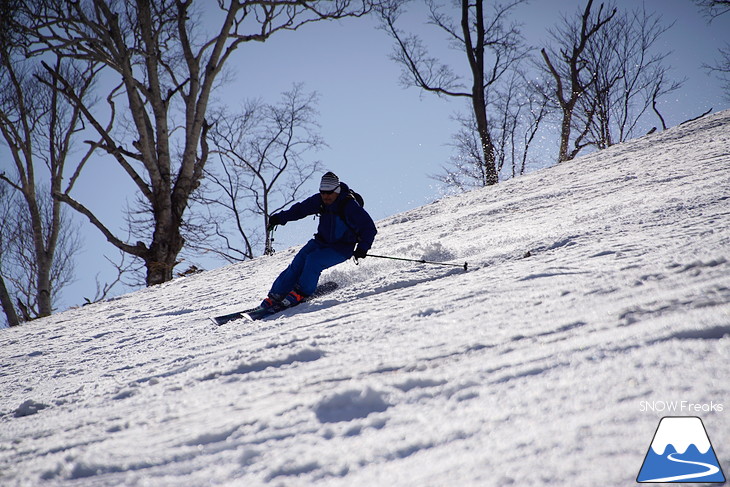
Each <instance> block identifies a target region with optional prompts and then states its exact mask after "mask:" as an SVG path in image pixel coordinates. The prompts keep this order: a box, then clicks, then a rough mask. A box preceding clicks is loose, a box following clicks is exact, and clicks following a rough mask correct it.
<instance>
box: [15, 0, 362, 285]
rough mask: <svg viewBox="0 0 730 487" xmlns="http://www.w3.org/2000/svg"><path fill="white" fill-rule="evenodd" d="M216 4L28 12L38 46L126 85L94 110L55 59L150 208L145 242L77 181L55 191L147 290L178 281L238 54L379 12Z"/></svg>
mask: <svg viewBox="0 0 730 487" xmlns="http://www.w3.org/2000/svg"><path fill="white" fill-rule="evenodd" d="M212 3H213V2H209V1H196V0H158V1H155V2H151V1H149V0H135V1H117V0H89V1H86V2H68V1H67V0H31V1H28V2H27V3H26V6H25V10H24V12H25V14H26V15H27V16H28V18H30V19H33V20H34V21H35V23H34V25H32V28H31V29H30V30H29V31H28V33H29V34H31V35H33V36H34V37H35V40H36V43H37V44H36V45H37V46H38V48H37V49H36V50H35V53H38V54H41V53H43V52H46V51H48V50H50V51H53V52H56V53H58V54H59V55H62V56H67V57H70V58H74V59H82V60H87V61H91V62H98V63H101V65H103V66H104V67H105V68H106V69H105V71H106V73H105V74H106V75H107V76H108V77H109V79H114V78H115V79H116V80H117V81H116V83H117V84H116V87H115V88H113V89H112V90H111V92H110V93H109V96H108V97H107V98H106V102H107V105H106V107H105V109H103V110H102V109H99V110H92V109H91V107H89V106H88V105H87V104H85V103H84V102H83V100H81V99H80V98H79V97H78V96H77V94H76V92H75V91H74V89H73V87H72V85H71V84H70V83H69V82H68V80H67V79H66V78H65V76H64V75H63V73H60V72H58V71H56V70H54V69H53V67H51V66H48V70H49V72H50V73H52V74H53V76H54V79H55V80H56V81H57V82H58V83H59V85H60V88H61V90H62V92H63V93H64V95H65V96H67V97H68V99H69V100H71V101H73V102H74V104H75V105H76V106H77V107H78V108H79V109H80V110H82V112H83V114H84V116H85V118H86V119H87V120H88V121H89V123H90V124H91V126H92V127H93V128H94V129H95V130H96V132H98V134H99V139H98V141H95V142H91V143H92V144H96V145H98V147H99V148H100V149H101V150H103V151H105V152H106V153H108V154H109V155H111V156H112V157H113V158H114V159H115V160H116V162H117V163H118V164H119V166H120V167H121V168H122V169H123V170H124V172H125V173H126V174H127V175H128V176H129V178H130V179H131V180H132V181H133V183H134V184H135V186H136V189H137V191H138V192H139V199H140V200H141V201H142V202H143V207H144V209H145V210H146V211H148V215H149V218H147V219H141V220H139V221H141V222H142V224H143V225H146V226H145V227H144V228H139V229H137V232H136V234H137V235H139V234H140V233H142V234H144V235H145V237H144V239H140V240H138V241H137V242H136V243H131V242H128V241H125V240H124V239H122V238H120V237H118V236H117V235H115V233H114V232H113V231H112V230H111V229H110V228H108V227H107V226H106V225H105V224H104V223H103V222H101V221H100V220H99V218H97V216H96V215H95V214H94V212H93V211H92V209H90V208H89V207H88V206H87V205H85V204H84V203H82V202H80V201H78V200H76V199H75V198H74V197H72V195H71V191H72V189H73V187H74V184H75V182H76V180H75V179H72V180H71V181H69V184H68V185H67V186H66V188H64V189H63V190H62V191H58V192H57V193H56V197H57V198H59V199H60V200H62V201H64V202H65V203H67V204H69V205H70V206H71V207H73V208H74V209H75V210H76V211H78V212H80V213H81V214H83V215H85V216H86V217H87V218H88V219H89V221H91V223H92V224H94V225H95V226H96V227H97V228H98V229H99V230H100V231H101V232H102V233H103V235H104V236H105V237H106V239H107V240H108V241H109V242H111V243H112V244H113V245H115V246H116V247H117V248H119V249H121V250H122V251H124V252H126V253H128V254H131V255H133V256H135V257H137V258H139V259H141V260H143V261H144V265H145V267H146V284H147V285H154V284H158V283H162V282H165V281H168V280H170V279H172V277H173V268H174V267H175V265H176V264H177V263H178V260H177V259H178V254H179V253H180V251H181V249H182V248H183V246H184V244H185V238H184V237H183V233H182V229H183V226H184V224H185V221H186V216H187V215H186V211H187V209H188V207H189V205H190V198H191V195H192V193H193V192H194V191H195V190H196V188H198V186H199V185H200V182H201V179H202V178H203V175H204V170H205V164H206V162H207V160H208V156H209V150H208V145H207V132H208V130H209V129H210V124H209V123H208V121H206V116H207V111H208V105H209V103H210V100H211V95H212V92H213V89H214V87H215V86H216V83H217V82H219V81H220V78H221V76H220V75H221V73H222V71H223V69H224V66H226V64H227V62H228V61H229V59H230V58H231V55H232V54H233V52H234V51H235V50H236V49H237V48H238V47H239V46H240V45H241V44H243V43H246V42H251V41H257V42H262V41H265V40H267V39H268V38H270V37H271V36H272V35H274V34H276V33H277V32H281V31H291V30H296V29H298V28H299V27H301V26H303V25H305V24H308V23H311V22H315V21H319V20H325V19H336V18H343V17H347V16H359V15H363V14H365V13H367V12H368V11H369V9H370V8H371V2H369V1H366V0H362V1H357V2H356V1H354V0H352V1H350V0H339V1H336V2H331V1H302V2H300V1H297V2H292V1H285V0H278V1H277V0H272V1H266V2H263V1H237V0H230V1H224V0H218V1H217V2H216V5H217V7H218V10H217V11H216V10H213V9H212ZM204 9H205V14H206V18H207V19H208V20H209V22H207V23H203V21H202V14H203V10H204ZM126 114H129V115H128V116H127V115H126ZM143 240H145V241H146V242H145V241H143Z"/></svg>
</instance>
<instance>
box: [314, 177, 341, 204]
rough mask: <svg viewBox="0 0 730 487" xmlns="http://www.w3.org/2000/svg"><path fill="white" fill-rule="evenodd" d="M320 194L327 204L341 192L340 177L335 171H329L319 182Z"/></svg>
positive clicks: (332, 201)
mask: <svg viewBox="0 0 730 487" xmlns="http://www.w3.org/2000/svg"><path fill="white" fill-rule="evenodd" d="M319 194H320V195H321V196H322V201H323V202H324V204H325V205H331V204H332V203H334V201H335V200H336V199H337V196H338V195H339V194H340V178H338V177H337V175H336V174H335V173H333V172H327V173H325V175H324V176H322V181H320V183H319Z"/></svg>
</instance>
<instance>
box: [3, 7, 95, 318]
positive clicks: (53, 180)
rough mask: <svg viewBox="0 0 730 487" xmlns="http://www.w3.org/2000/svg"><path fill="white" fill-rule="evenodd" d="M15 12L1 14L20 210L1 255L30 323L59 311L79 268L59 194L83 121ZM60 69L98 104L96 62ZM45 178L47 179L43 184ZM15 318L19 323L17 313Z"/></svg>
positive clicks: (7, 126)
mask: <svg viewBox="0 0 730 487" xmlns="http://www.w3.org/2000/svg"><path fill="white" fill-rule="evenodd" d="M15 12H16V11H13V12H12V13H11V12H9V11H7V10H3V11H2V14H3V15H2V16H1V18H0V20H1V21H0V30H2V31H3V33H2V34H1V35H0V134H1V135H2V139H3V141H4V142H5V144H6V145H7V148H8V153H9V157H10V159H11V161H12V166H14V173H13V174H9V173H7V172H2V173H0V184H2V185H3V186H4V188H5V189H6V190H8V191H7V193H6V197H8V198H9V199H8V201H7V202H8V203H12V205H13V207H12V209H13V210H14V211H12V212H11V213H10V214H9V215H8V219H7V220H6V221H5V222H4V223H5V224H4V225H3V231H4V235H3V240H4V242H3V246H4V248H3V256H2V257H3V261H4V262H3V274H4V277H5V282H4V284H5V285H7V284H9V283H8V280H10V281H12V288H13V290H14V292H15V294H16V297H17V299H18V300H19V304H18V306H19V307H20V308H22V311H23V313H22V314H23V318H24V320H28V319H32V318H37V317H42V316H48V315H50V314H51V313H52V311H53V300H54V296H55V294H56V293H57V292H58V291H60V289H61V288H63V286H64V285H65V284H67V283H68V282H69V280H70V276H71V273H72V270H73V261H72V257H73V255H74V253H76V251H78V248H79V244H78V240H77V239H76V238H75V232H76V229H75V228H72V227H71V226H70V225H69V218H68V216H67V215H65V214H64V211H63V209H62V207H61V204H60V202H58V201H56V200H54V199H53V197H52V194H53V193H54V192H57V191H58V190H59V189H60V187H61V184H62V180H63V178H64V171H65V168H66V164H67V161H68V160H69V159H70V158H71V155H72V151H73V146H74V140H75V139H76V138H77V134H78V132H80V131H81V130H83V123H82V120H81V114H80V111H79V110H78V109H76V108H75V107H73V106H71V105H69V104H68V103H67V101H66V100H65V99H64V98H63V97H62V96H60V94H59V93H58V91H57V90H56V89H55V88H56V86H54V85H55V84H56V82H55V80H54V79H53V78H52V77H50V76H48V75H47V73H45V71H44V70H42V69H41V68H40V66H39V63H38V62H37V61H35V60H26V59H25V56H24V52H23V49H22V48H23V46H22V42H21V41H20V37H19V36H16V35H15V33H16V31H15V30H14V29H15V25H16V24H15V23H14V22H11V18H10V16H11V15H15ZM49 62H51V61H50V59H49ZM53 67H54V69H55V70H56V71H57V72H58V73H63V76H64V77H65V78H66V79H67V80H68V81H67V82H68V83H69V85H70V86H73V89H74V90H75V92H76V94H77V96H78V97H79V99H82V100H85V101H86V102H87V103H91V101H90V96H89V93H90V90H91V87H92V84H93V79H94V75H95V72H94V70H93V66H91V65H89V64H87V63H83V62H71V61H63V60H62V59H61V58H60V57H56V58H55V59H54V60H53ZM88 155H89V154H88V153H87V154H86V155H85V156H82V157H81V160H82V161H84V160H85V159H86V158H87V157H88ZM46 178H47V179H46ZM44 179H45V180H46V181H47V184H45V183H41V181H42V180H44ZM11 192H14V195H11V194H10V193H11ZM16 196H17V197H16ZM7 232H10V233H7ZM9 235H12V237H10V238H8V237H9ZM3 287H6V286H3ZM6 291H7V287H6ZM7 292H9V291H7ZM7 311H8V310H7V308H6V315H7V314H8V313H7ZM8 318H9V321H11V322H12V321H15V319H14V318H13V317H12V316H11V315H8Z"/></svg>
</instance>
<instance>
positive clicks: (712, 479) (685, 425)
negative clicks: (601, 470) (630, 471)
mask: <svg viewBox="0 0 730 487" xmlns="http://www.w3.org/2000/svg"><path fill="white" fill-rule="evenodd" d="M636 481H637V482H639V483H654V482H682V483H685V482H687V483H695V482H702V483H722V482H725V475H724V474H723V472H722V468H721V467H720V463H719V462H718V461H717V455H715V450H714V449H713V448H712V444H711V443H710V437H709V436H708V435H707V430H705V425H704V424H703V423H702V420H701V419H700V418H698V417H696V416H666V417H664V418H662V419H661V420H660V421H659V426H657V430H656V432H655V433H654V439H652V441H651V445H649V450H648V451H647V452H646V457H644V463H643V464H642V465H641V470H640V471H639V475H638V476H637V477H636Z"/></svg>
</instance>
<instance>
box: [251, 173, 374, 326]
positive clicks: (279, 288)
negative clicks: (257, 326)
mask: <svg viewBox="0 0 730 487" xmlns="http://www.w3.org/2000/svg"><path fill="white" fill-rule="evenodd" d="M317 214H318V215H319V226H318V227H317V233H316V234H315V235H314V238H313V239H311V240H310V241H309V242H307V244H306V245H305V246H304V247H303V248H302V249H301V250H300V251H299V253H297V255H296V256H295V257H294V260H292V262H291V264H290V265H289V267H287V268H286V269H285V270H284V271H283V272H282V273H281V274H280V275H279V277H277V278H276V280H275V281H274V283H273V284H272V286H271V290H270V291H269V294H268V296H267V297H266V299H264V300H263V301H262V302H261V306H260V308H261V309H262V310H267V311H270V312H272V313H273V312H275V311H277V310H279V309H281V308H286V307H290V306H296V305H297V304H299V303H301V302H302V300H304V299H305V298H306V297H307V296H309V295H311V294H312V293H314V291H315V289H316V288H317V281H319V276H320V274H321V273H322V271H323V270H325V269H327V268H329V267H332V266H334V265H337V264H339V263H341V262H345V261H346V260H347V259H349V258H350V257H355V261H356V262H357V261H358V260H359V259H364V258H365V257H366V256H367V252H368V250H370V246H371V245H372V244H373V240H374V239H375V234H376V233H378V231H377V229H376V228H375V223H374V222H373V219H372V218H371V217H370V215H369V214H368V213H367V212H366V211H365V209H363V207H362V205H361V203H360V202H358V201H357V199H356V197H355V194H354V193H353V192H351V191H350V188H349V187H348V186H347V185H346V184H345V183H342V182H340V180H339V178H338V177H337V175H335V174H334V173H333V172H327V173H326V174H325V175H324V176H322V180H321V182H320V185H319V194H314V195H312V196H310V197H309V198H307V199H305V200H304V201H301V202H299V203H295V204H294V205H293V206H292V207H291V208H289V209H288V210H284V211H280V212H279V213H275V214H273V215H271V217H269V230H273V228H274V227H275V226H277V225H286V224H287V223H288V222H290V221H295V220H301V219H302V218H305V217H307V216H309V215H317Z"/></svg>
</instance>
